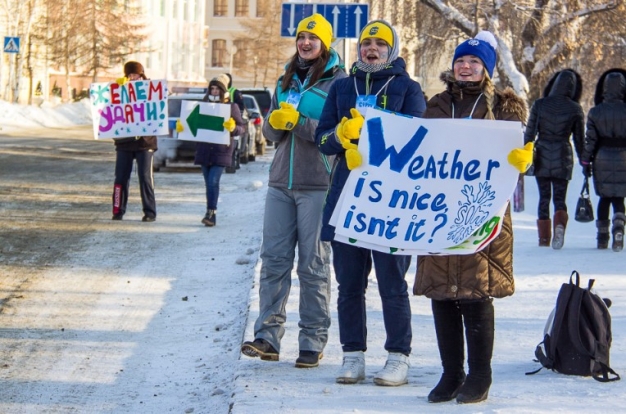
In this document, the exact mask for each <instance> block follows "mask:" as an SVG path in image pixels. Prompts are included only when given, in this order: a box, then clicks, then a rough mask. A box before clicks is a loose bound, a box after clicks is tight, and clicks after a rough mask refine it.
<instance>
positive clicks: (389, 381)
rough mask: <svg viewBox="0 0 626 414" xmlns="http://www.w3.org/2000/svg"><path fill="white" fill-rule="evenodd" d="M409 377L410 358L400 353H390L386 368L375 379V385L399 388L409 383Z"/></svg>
mask: <svg viewBox="0 0 626 414" xmlns="http://www.w3.org/2000/svg"><path fill="white" fill-rule="evenodd" d="M408 376H409V357H408V356H406V355H404V354H401V353H398V352H390V353H389V356H388V357H387V362H386V363H385V367H384V368H383V369H382V370H380V371H379V372H378V374H376V376H375V377H374V383H375V384H376V385H386V386H389V387H397V386H398V385H404V384H406V383H407V382H409V380H408Z"/></svg>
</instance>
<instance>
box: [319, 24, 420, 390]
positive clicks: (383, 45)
mask: <svg viewBox="0 0 626 414" xmlns="http://www.w3.org/2000/svg"><path fill="white" fill-rule="evenodd" d="M399 51H400V38H399V37H398V35H397V34H396V31H395V29H394V28H393V27H392V26H391V25H390V24H389V23H387V22H386V21H384V20H374V21H371V22H369V23H368V24H367V25H366V26H365V27H364V28H363V30H362V31H361V33H360V36H359V45H358V49H357V55H358V61H357V62H355V63H354V65H353V66H352V69H351V70H350V77H349V78H347V79H342V80H339V81H337V82H335V83H334V84H333V86H332V87H331V88H330V92H329V93H328V99H327V100H326V105H324V111H323V112H322V117H321V118H320V123H319V125H318V127H317V131H316V132H315V140H316V142H317V145H318V147H319V149H320V151H321V152H322V153H323V154H326V155H329V156H332V155H336V160H335V165H334V167H333V174H332V182H331V188H330V191H329V192H328V195H327V197H326V204H325V206H324V216H323V228H322V240H328V241H331V246H332V249H333V267H334V269H335V275H336V278H337V282H338V283H339V286H338V291H339V297H338V299H337V311H338V319H339V339H340V341H341V346H342V349H343V355H344V357H343V365H342V367H341V369H340V370H339V372H338V374H337V376H336V381H337V382H338V383H341V384H355V383H357V382H359V381H361V380H363V379H365V354H364V353H365V351H366V350H367V327H366V314H365V309H366V307H365V292H366V290H367V285H368V276H369V274H370V272H371V269H372V262H373V264H374V268H375V271H376V280H377V281H378V290H379V293H380V297H381V300H382V304H383V318H384V323H385V331H386V332H387V341H386V342H385V350H387V352H388V353H389V355H388V357H387V362H386V364H385V367H384V368H383V369H382V370H381V371H380V372H378V373H377V374H376V375H375V377H374V382H375V383H376V384H377V385H389V386H398V385H403V384H406V383H407V381H408V380H407V378H408V370H409V355H410V353H411V339H412V332H411V306H410V303H409V294H408V286H407V283H406V281H405V275H406V272H407V270H408V269H409V265H410V264H411V257H410V256H404V255H395V254H393V255H392V254H388V253H383V252H379V251H375V250H370V249H366V248H362V247H356V246H352V245H349V244H344V243H340V242H337V241H334V237H335V227H334V226H332V225H331V224H330V218H331V215H332V213H333V210H334V209H335V206H336V205H337V202H338V200H339V196H340V194H341V191H342V189H343V187H344V185H345V183H346V181H347V179H348V176H349V174H350V170H351V169H353V168H355V167H357V166H358V165H360V163H361V157H360V155H359V154H358V152H357V151H355V149H356V143H357V142H358V138H359V134H360V130H361V127H362V125H363V115H364V114H362V113H360V112H359V110H357V109H356V108H357V107H360V108H361V110H362V111H363V112H365V110H366V108H367V107H375V106H376V107H379V108H382V109H385V110H387V111H392V112H396V113H401V114H405V115H410V116H421V115H422V113H423V112H424V110H425V109H426V102H425V100H424V95H423V93H422V88H421V86H420V84H419V83H417V82H415V81H413V80H412V79H411V78H410V77H409V75H408V73H407V72H406V69H405V67H406V64H405V62H404V60H403V59H402V58H401V57H399V56H398V54H399ZM408 139H409V137H407V140H408Z"/></svg>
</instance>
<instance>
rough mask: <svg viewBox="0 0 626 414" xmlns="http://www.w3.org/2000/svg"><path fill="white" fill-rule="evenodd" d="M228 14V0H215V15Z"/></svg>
mask: <svg viewBox="0 0 626 414" xmlns="http://www.w3.org/2000/svg"><path fill="white" fill-rule="evenodd" d="M227 14H228V0H215V3H213V16H226V15H227Z"/></svg>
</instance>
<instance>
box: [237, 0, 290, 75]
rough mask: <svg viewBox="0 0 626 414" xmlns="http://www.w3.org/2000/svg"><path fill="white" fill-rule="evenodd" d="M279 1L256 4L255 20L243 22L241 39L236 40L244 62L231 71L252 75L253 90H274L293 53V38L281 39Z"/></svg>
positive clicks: (241, 61)
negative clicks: (258, 88)
mask: <svg viewBox="0 0 626 414" xmlns="http://www.w3.org/2000/svg"><path fill="white" fill-rule="evenodd" d="M281 3H282V2H281V0H258V1H257V9H258V10H259V12H258V13H257V15H258V17H253V18H249V19H242V20H241V25H242V26H243V27H244V29H245V30H244V32H243V34H242V35H240V36H237V37H235V41H237V43H238V44H239V45H243V46H244V49H243V50H239V48H238V51H237V54H240V53H242V54H243V56H242V57H243V58H242V59H239V60H238V62H237V63H238V64H237V65H234V67H235V68H236V69H237V70H239V71H241V72H242V73H244V74H251V75H253V78H254V84H255V86H256V83H257V81H258V82H260V84H261V85H262V86H274V84H275V82H276V79H278V77H279V76H280V74H281V73H282V72H283V70H284V66H285V63H286V62H287V60H288V59H289V57H290V56H292V55H293V53H295V47H294V44H295V38H281V37H280V24H281V21H280V13H281ZM240 56H241V55H240Z"/></svg>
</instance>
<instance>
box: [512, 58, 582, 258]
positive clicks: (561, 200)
mask: <svg viewBox="0 0 626 414" xmlns="http://www.w3.org/2000/svg"><path fill="white" fill-rule="evenodd" d="M581 94H582V80H581V77H580V75H579V74H578V73H577V72H575V71H573V70H572V69H564V70H562V71H559V72H557V73H555V74H554V75H553V76H552V78H551V79H550V80H549V81H548V84H547V85H546V87H545V89H544V92H543V98H540V99H537V100H536V101H535V103H534V104H533V106H532V108H531V110H530V116H529V118H528V124H527V126H526V132H525V134H524V144H526V143H528V142H534V143H535V157H534V162H533V164H534V175H535V178H536V180H537V186H538V187H539V206H538V209H537V215H538V220H537V230H538V233H539V246H550V239H551V238H552V248H553V249H560V248H561V247H563V243H564V241H565V228H566V227H567V220H568V215H567V205H566V202H565V198H566V196H567V186H568V184H569V183H568V181H569V180H571V179H572V169H573V167H574V157H573V153H572V145H571V143H570V137H573V140H574V147H575V149H576V154H577V155H578V156H580V154H581V152H582V148H583V143H584V134H585V129H584V128H585V115H584V113H583V109H582V107H581V106H580V103H579V102H580V96H581ZM551 199H552V202H553V204H554V220H553V222H551V221H550V200H551ZM552 230H554V234H552Z"/></svg>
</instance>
